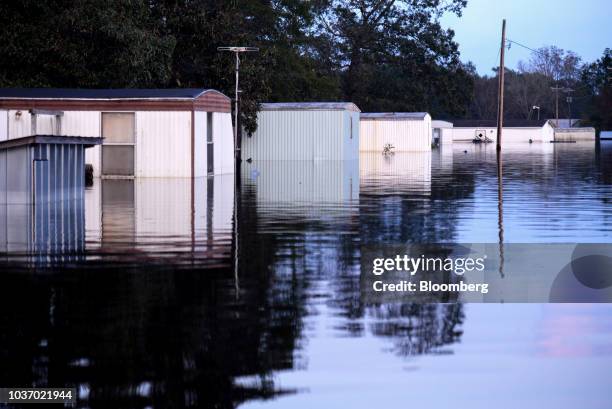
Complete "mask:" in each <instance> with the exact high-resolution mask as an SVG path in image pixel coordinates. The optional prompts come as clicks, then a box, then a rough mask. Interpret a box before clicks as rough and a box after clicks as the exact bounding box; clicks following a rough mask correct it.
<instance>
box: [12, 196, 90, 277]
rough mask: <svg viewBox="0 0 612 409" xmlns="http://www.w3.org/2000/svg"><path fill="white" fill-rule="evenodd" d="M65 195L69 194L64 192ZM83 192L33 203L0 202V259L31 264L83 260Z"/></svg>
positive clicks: (38, 199) (38, 200)
mask: <svg viewBox="0 0 612 409" xmlns="http://www.w3.org/2000/svg"><path fill="white" fill-rule="evenodd" d="M66 196H68V195H66ZM84 210H85V209H84V200H83V197H82V195H79V196H77V197H76V198H66V199H63V200H57V201H51V200H40V198H37V200H36V202H35V203H34V204H12V203H9V204H6V203H5V204H0V221H1V223H0V260H1V259H2V258H3V256H2V254H5V256H4V258H5V260H7V261H8V260H9V254H10V255H11V256H10V259H14V260H19V261H20V262H26V263H28V264H31V265H33V266H36V265H46V264H56V263H69V262H71V261H77V260H83V259H84V251H85V211H84Z"/></svg>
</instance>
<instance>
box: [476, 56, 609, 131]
mask: <svg viewBox="0 0 612 409" xmlns="http://www.w3.org/2000/svg"><path fill="white" fill-rule="evenodd" d="M610 67H612V51H611V50H610V49H609V48H608V49H606V50H604V53H603V55H602V57H601V58H599V59H598V60H596V61H594V62H591V63H583V61H582V59H581V57H580V56H578V55H577V54H576V53H574V52H572V51H565V50H563V49H561V48H558V47H555V46H549V47H542V48H539V49H536V50H533V52H532V53H531V58H530V59H529V60H528V61H520V62H519V63H518V66H517V68H516V69H514V70H513V69H508V68H506V73H505V88H504V89H505V97H504V104H505V105H504V115H505V117H506V118H511V119H537V118H542V119H550V118H555V116H556V115H557V110H558V115H559V118H563V119H569V118H573V119H574V120H581V123H582V124H584V125H591V126H595V127H596V128H598V129H612V98H611V92H610V91H611V85H612V71H611V68H610ZM498 70H499V69H498V68H497V67H496V68H494V69H493V70H492V72H493V74H492V75H490V76H489V75H483V76H480V75H478V74H477V73H476V71H475V69H473V67H472V70H471V72H472V73H473V78H474V96H473V99H472V101H471V104H470V107H469V109H468V112H467V113H466V116H467V117H468V118H474V119H492V118H495V117H496V114H497V87H498V77H497V73H498ZM557 93H558V95H556V94H557ZM557 97H558V108H557Z"/></svg>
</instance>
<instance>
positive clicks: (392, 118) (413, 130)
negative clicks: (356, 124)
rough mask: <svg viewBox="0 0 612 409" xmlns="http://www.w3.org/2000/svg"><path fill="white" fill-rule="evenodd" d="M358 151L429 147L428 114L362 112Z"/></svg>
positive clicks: (416, 150)
mask: <svg viewBox="0 0 612 409" xmlns="http://www.w3.org/2000/svg"><path fill="white" fill-rule="evenodd" d="M360 122H361V125H360V126H361V138H360V140H359V151H360V152H382V151H383V149H385V146H387V145H391V146H392V147H393V149H392V151H393V152H427V151H430V150H431V141H432V134H431V116H430V115H429V114H428V113H427V112H383V113H362V114H361V119H360Z"/></svg>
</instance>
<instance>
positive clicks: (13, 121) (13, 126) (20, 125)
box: [8, 109, 32, 139]
mask: <svg viewBox="0 0 612 409" xmlns="http://www.w3.org/2000/svg"><path fill="white" fill-rule="evenodd" d="M17 112H21V115H17ZM30 121H31V116H30V113H29V112H28V111H27V110H23V111H19V110H14V109H11V110H10V111H9V116H8V122H9V126H8V130H9V131H8V138H9V139H16V138H21V137H24V136H29V135H32V133H31V132H30V128H31V122H30Z"/></svg>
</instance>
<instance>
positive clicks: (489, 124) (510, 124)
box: [452, 119, 548, 128]
mask: <svg viewBox="0 0 612 409" xmlns="http://www.w3.org/2000/svg"><path fill="white" fill-rule="evenodd" d="M546 122H548V120H547V119H540V120H527V119H506V120H504V128H541V127H543V126H544V125H545V124H546ZM452 123H453V125H454V127H455V128H496V127H497V120H495V119H454V120H452Z"/></svg>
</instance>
